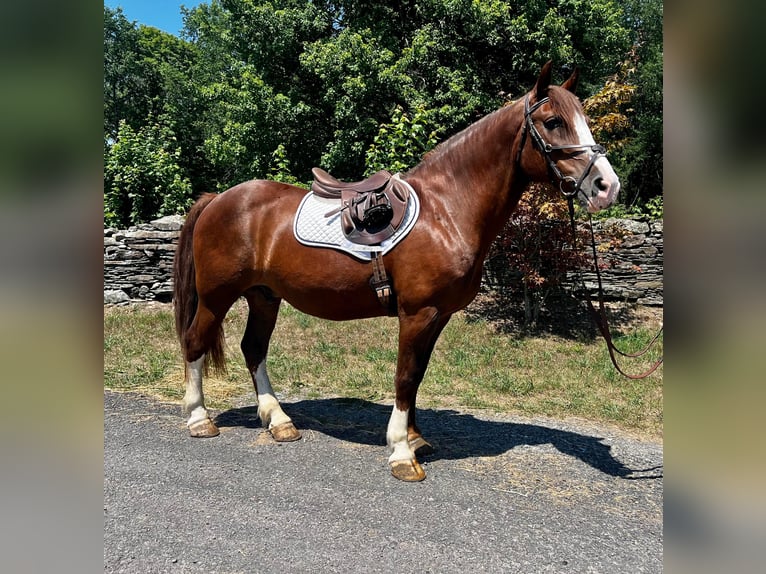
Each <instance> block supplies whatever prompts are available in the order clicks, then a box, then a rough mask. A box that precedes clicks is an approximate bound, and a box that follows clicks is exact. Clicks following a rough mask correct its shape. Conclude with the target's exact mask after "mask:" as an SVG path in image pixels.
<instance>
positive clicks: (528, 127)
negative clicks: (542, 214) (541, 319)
mask: <svg viewBox="0 0 766 574" xmlns="http://www.w3.org/2000/svg"><path fill="white" fill-rule="evenodd" d="M548 101H549V98H543V99H541V100H540V101H538V102H536V103H535V104H534V105H533V106H531V107H530V106H529V95H527V96H526V98H525V99H524V124H523V126H522V134H521V144H520V145H519V148H518V152H517V154H516V164H517V165H520V164H521V154H522V151H523V150H524V144H525V143H526V139H527V133H529V134H530V135H531V136H532V141H533V142H534V145H535V146H536V147H537V148H538V150H539V151H540V153H542V154H543V157H544V158H545V161H546V163H547V164H548V169H549V171H550V172H551V175H552V176H553V178H555V181H558V187H559V190H560V191H561V193H562V194H563V195H564V197H566V199H567V204H568V206H569V221H570V223H571V226H572V249H577V224H576V222H575V210H574V198H575V197H577V195H578V194H579V193H581V192H582V184H583V182H584V181H585V178H586V177H588V174H589V173H590V171H591V169H592V168H593V165H594V164H595V163H596V161H598V159H599V158H600V157H602V156H606V149H605V148H604V147H603V146H601V145H598V144H565V145H556V146H554V145H551V144H549V143H547V142H546V141H545V140H544V139H543V137H542V136H541V135H540V132H539V131H537V128H536V127H535V124H534V122H532V114H533V113H534V112H535V110H537V109H538V108H539V107H540V106H542V105H543V104H545V103H546V102H548ZM586 148H587V149H590V150H591V151H592V152H593V154H592V156H591V158H590V162H589V163H588V165H587V167H586V168H585V169H584V170H583V173H582V175H580V177H579V178H578V179H575V178H574V177H572V176H569V175H567V176H565V175H563V174H562V173H561V170H559V168H558V167H557V166H556V162H555V160H554V159H553V158H552V157H551V152H554V151H560V150H572V149H580V150H584V149H586ZM588 221H589V227H590V239H591V250H592V253H593V267H594V269H595V270H596V279H597V281H598V309H596V308H595V307H594V305H593V302H592V301H591V299H590V297H589V296H588V295H587V289H586V287H585V283H584V281H583V280H582V275H581V274H579V275H578V277H579V280H580V283H581V285H582V290H583V294H584V298H585V302H586V303H587V304H588V310H589V311H590V315H591V318H592V319H593V322H594V323H595V324H596V326H597V327H598V330H599V331H600V332H601V336H602V337H604V341H606V347H607V350H608V351H609V358H610V359H611V360H612V364H613V365H614V367H615V369H617V371H618V372H619V373H620V374H621V375H623V376H625V377H627V378H629V379H643V378H646V377H648V376H649V375H651V374H652V373H653V372H654V371H656V370H657V368H658V367H659V366H660V365H661V364H662V361H663V358H662V357H660V358H659V359H658V360H657V361H656V362H655V363H653V364H652V365H651V366H650V367H649V368H648V369H647V370H646V371H644V372H643V373H639V374H637V375H632V374H629V373H626V372H625V371H623V370H622V368H620V365H619V364H618V362H617V357H616V355H622V356H623V357H631V358H635V357H641V356H642V355H644V354H646V353H647V352H648V351H649V350H650V349H651V348H652V347H653V346H654V343H655V342H656V341H657V340H658V339H659V337H660V335H661V334H662V331H663V328H664V327H661V328H660V330H659V331H658V332H657V334H656V335H655V336H654V338H653V339H652V340H651V341H650V342H649V344H648V345H647V346H646V348H645V349H643V350H641V351H638V352H636V353H626V352H623V351H621V350H620V349H618V348H617V347H616V346H615V344H614V341H613V340H612V335H611V332H610V330H609V323H608V320H607V317H606V310H605V308H604V289H603V286H602V282H601V271H600V270H599V265H598V252H597V250H596V238H595V235H594V233H593V221H592V219H591V217H590V214H588Z"/></svg>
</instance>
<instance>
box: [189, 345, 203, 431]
mask: <svg viewBox="0 0 766 574" xmlns="http://www.w3.org/2000/svg"><path fill="white" fill-rule="evenodd" d="M204 362H205V355H202V356H201V357H200V358H199V359H197V360H196V361H194V362H192V363H187V364H186V393H185V394H184V399H183V406H184V412H185V413H186V414H188V415H189V420H188V421H187V422H186V426H191V425H193V424H194V423H196V422H199V421H201V420H204V419H206V418H208V413H207V409H206V408H205V396H204V395H203V393H202V366H203V364H204Z"/></svg>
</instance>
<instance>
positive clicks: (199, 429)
mask: <svg viewBox="0 0 766 574" xmlns="http://www.w3.org/2000/svg"><path fill="white" fill-rule="evenodd" d="M189 434H190V435H191V436H193V437H194V438H210V437H214V436H218V435H219V434H221V431H219V430H218V427H217V426H215V424H213V421H211V420H210V419H202V420H201V421H197V422H196V423H192V424H190V425H189Z"/></svg>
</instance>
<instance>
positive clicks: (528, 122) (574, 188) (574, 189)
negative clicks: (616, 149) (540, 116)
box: [516, 94, 606, 202]
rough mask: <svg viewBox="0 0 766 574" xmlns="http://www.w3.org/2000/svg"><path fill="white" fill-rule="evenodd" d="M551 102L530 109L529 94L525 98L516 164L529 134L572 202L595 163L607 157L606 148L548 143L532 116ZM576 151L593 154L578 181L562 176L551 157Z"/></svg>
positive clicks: (539, 102)
mask: <svg viewBox="0 0 766 574" xmlns="http://www.w3.org/2000/svg"><path fill="white" fill-rule="evenodd" d="M549 101H550V98H543V99H541V100H540V101H538V102H536V103H535V104H534V105H533V106H532V107H530V106H529V94H527V97H526V98H524V125H523V126H522V128H521V145H519V150H518V152H517V155H516V164H517V165H518V164H520V163H521V153H522V151H524V144H525V143H526V139H527V133H529V134H530V135H531V136H532V142H533V143H534V144H535V146H537V148H538V149H539V150H540V153H542V154H543V157H544V158H545V161H546V163H547V164H548V169H549V171H550V173H551V175H552V176H553V179H554V181H557V182H558V187H559V191H561V193H562V194H563V195H564V197H566V198H567V199H568V200H569V201H570V202H571V200H572V198H574V197H576V196H577V194H579V193H580V192H581V191H582V184H583V182H584V181H585V178H586V177H588V174H589V173H590V170H591V169H593V166H594V165H595V163H596V162H597V161H598V160H599V158H600V157H606V149H604V146H601V145H598V144H564V145H551V144H549V143H548V142H546V141H545V140H544V139H543V136H542V135H540V132H539V131H537V128H536V127H535V123H534V122H533V121H532V114H533V113H534V112H535V111H537V109H538V108H540V107H541V106H543V105H544V104H546V103H548V102H549ZM574 149H579V150H585V149H589V150H591V151H592V152H593V154H592V155H591V158H590V162H588V165H587V166H586V167H585V169H584V170H583V172H582V174H581V175H580V177H579V178H578V179H575V178H574V177H572V176H571V175H564V174H562V173H561V170H560V169H559V168H558V166H557V165H556V161H555V160H554V159H553V157H551V153H552V152H554V151H561V150H574Z"/></svg>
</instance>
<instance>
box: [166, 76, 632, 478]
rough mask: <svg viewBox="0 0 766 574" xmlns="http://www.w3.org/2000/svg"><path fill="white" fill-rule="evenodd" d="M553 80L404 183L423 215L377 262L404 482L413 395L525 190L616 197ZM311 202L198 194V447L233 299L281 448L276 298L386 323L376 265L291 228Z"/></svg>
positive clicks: (191, 256)
mask: <svg viewBox="0 0 766 574" xmlns="http://www.w3.org/2000/svg"><path fill="white" fill-rule="evenodd" d="M550 82H551V62H548V63H546V64H545V66H543V68H542V70H541V72H540V75H539V77H538V79H537V82H536V84H535V86H534V88H533V89H532V91H530V92H529V93H528V94H526V96H525V97H524V98H522V99H521V100H519V101H518V102H516V103H514V104H512V105H509V106H505V107H503V108H501V109H499V110H497V111H495V112H493V113H491V114H489V115H488V116H486V117H484V118H483V119H481V120H479V121H477V122H476V123H474V124H473V125H471V126H469V127H468V128H466V129H465V130H463V131H462V132H460V133H458V134H457V135H455V136H453V137H452V138H450V139H448V140H447V141H445V142H443V143H442V144H441V145H439V146H437V147H436V148H435V149H434V150H433V151H432V152H430V153H429V154H427V155H426V157H425V158H424V160H423V161H422V162H421V163H420V164H419V165H417V166H416V167H415V168H413V169H412V170H410V171H409V172H407V173H406V174H403V175H402V176H401V177H402V178H403V179H404V180H406V181H407V182H408V183H409V184H410V185H411V186H412V188H413V189H415V191H416V192H417V194H418V197H419V199H420V218H419V220H418V221H417V223H416V225H415V226H414V228H413V229H412V231H411V232H410V233H409V235H408V236H407V237H405V238H404V239H403V240H402V241H401V243H399V244H398V245H397V247H396V248H395V249H393V250H392V251H390V252H389V253H388V254H386V255H385V256H384V257H383V263H384V267H385V270H386V272H387V274H388V276H389V277H390V280H391V283H392V287H393V291H394V293H395V297H396V299H395V303H396V309H395V313H396V315H397V316H398V319H399V351H398V352H399V354H398V359H397V365H396V376H395V379H394V383H395V389H396V400H395V404H394V407H393V412H392V413H391V418H390V420H389V423H388V428H387V432H386V439H387V444H388V448H389V452H390V453H391V454H390V457H389V459H388V460H389V464H390V466H391V472H392V474H393V475H394V476H395V477H396V478H398V479H401V480H405V481H418V480H423V479H424V478H425V472H424V471H423V469H422V467H421V465H420V464H419V463H418V461H417V458H416V453H420V454H423V453H426V452H428V451H429V450H430V448H431V445H429V444H428V442H426V440H425V439H424V438H423V436H422V435H421V433H420V430H419V428H418V426H417V423H416V421H415V398H416V395H417V392H418V386H419V385H420V382H421V381H422V380H423V375H424V374H425V371H426V367H427V366H428V361H429V358H430V356H431V351H432V350H433V348H434V344H435V343H436V339H437V338H438V337H439V334H440V333H441V332H442V329H444V326H445V325H446V324H447V322H448V321H449V319H450V317H451V316H452V314H453V313H455V312H456V311H458V310H460V309H463V308H464V307H465V306H466V305H468V304H469V303H470V302H471V300H472V299H473V298H474V297H475V295H476V293H477V292H478V290H479V284H480V281H481V275H482V263H483V261H484V258H485V256H486V255H487V252H488V250H489V248H490V245H491V244H492V242H493V240H494V238H495V236H496V235H497V234H498V233H499V231H500V230H501V228H502V226H503V224H504V223H505V222H506V220H507V219H508V218H509V217H510V215H511V212H512V211H513V210H514V208H515V206H516V204H517V202H518V200H519V197H520V196H521V193H522V191H523V190H524V189H525V188H526V186H527V185H528V184H529V183H530V182H546V181H553V182H554V183H555V184H557V185H558V186H559V187H560V189H561V190H562V192H564V193H565V194H567V195H569V196H574V195H577V196H578V197H579V199H580V201H581V202H582V203H583V204H584V205H585V206H586V207H587V208H588V209H589V210H590V211H597V210H599V209H602V208H605V207H607V206H609V205H610V204H611V203H612V202H613V201H614V199H615V197H616V196H617V192H618V190H619V186H620V183H619V180H618V178H617V176H616V175H615V173H614V170H613V169H612V167H611V165H610V164H609V162H608V161H607V159H606V157H605V153H604V148H602V147H601V146H598V145H596V143H595V142H594V141H593V136H592V135H591V132H590V130H589V129H588V126H587V122H586V118H585V115H584V114H583V111H582V107H581V105H580V103H579V101H578V99H577V98H576V97H575V96H574V93H573V92H574V88H575V85H576V82H577V71H576V70H575V72H574V73H573V74H572V76H571V77H570V78H569V79H568V80H567V81H566V82H564V83H563V84H562V85H561V86H556V85H550ZM305 194H306V191H305V190H304V189H301V188H298V187H294V186H290V185H286V184H283V183H278V182H274V181H263V180H256V181H248V182H245V183H241V184H239V185H236V186H234V187H232V188H230V189H228V190H226V191H225V192H223V193H221V194H218V195H215V194H206V195H203V196H202V197H201V198H200V199H199V200H198V201H197V202H196V203H195V204H194V205H193V206H192V208H191V210H190V211H189V214H188V216H187V218H186V223H185V225H184V227H183V229H182V231H181V235H180V238H179V243H178V247H177V251H176V259H175V264H174V281H175V285H174V301H175V315H176V328H177V331H178V335H179V339H180V341H181V346H182V349H183V355H184V359H185V362H186V363H185V366H186V376H185V385H186V393H185V395H184V399H183V405H184V409H185V412H186V413H187V414H188V416H189V419H188V423H187V426H188V428H189V432H190V434H191V436H195V437H210V436H215V435H217V434H218V428H217V427H216V426H215V424H214V423H213V422H212V421H211V420H210V418H209V416H208V412H207V410H206V408H205V400H204V395H203V392H202V377H203V373H204V372H206V367H207V366H208V364H212V365H213V366H216V367H221V366H222V365H223V360H224V355H223V331H222V322H223V320H224V316H225V315H226V313H227V312H228V310H229V309H230V307H231V306H232V304H233V303H234V302H235V301H236V300H237V299H238V298H239V297H244V298H245V299H246V300H247V303H248V306H249V315H248V319H247V326H246V329H245V334H244V337H243V339H242V344H241V348H242V352H243V354H244V356H245V362H246V364H247V368H248V370H249V371H250V374H251V376H252V379H253V383H254V386H255V390H256V393H257V396H258V415H259V417H260V419H261V422H262V424H263V425H264V426H265V427H266V428H267V429H268V430H269V431H270V432H271V434H272V436H273V437H274V439H275V440H277V441H293V440H297V439H299V438H300V436H301V435H300V433H299V431H298V430H297V429H296V428H295V426H294V425H293V423H292V421H291V419H290V417H289V416H287V415H286V414H285V412H284V411H283V410H282V408H281V406H280V404H279V402H278V401H277V399H276V396H275V394H274V391H273V390H272V386H271V382H270V381H269V376H268V374H267V372H266V354H267V351H268V348H269V339H270V337H271V334H272V332H273V330H274V325H275V323H276V320H277V313H278V310H279V305H280V303H281V301H282V299H284V300H286V301H288V302H289V303H290V304H291V305H292V306H294V307H295V308H297V309H299V310H300V311H302V312H304V313H307V314H309V315H314V316H316V317H320V318H323V319H330V320H334V321H345V320H349V319H362V318H368V317H376V316H381V315H385V314H387V313H388V311H387V310H386V309H384V308H383V306H382V305H381V303H380V302H379V300H378V298H377V297H376V294H375V292H374V290H373V289H372V288H371V287H370V276H371V274H372V270H371V265H370V264H369V263H363V262H360V261H357V260H355V259H354V258H352V257H351V256H349V255H347V254H344V253H341V252H339V251H335V250H333V249H327V248H317V247H307V246H305V245H302V244H300V243H299V242H298V241H297V240H296V239H295V237H294V235H293V218H294V216H295V213H296V209H297V207H298V204H299V203H300V201H301V199H302V198H303V196H304V195H305Z"/></svg>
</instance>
